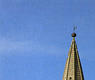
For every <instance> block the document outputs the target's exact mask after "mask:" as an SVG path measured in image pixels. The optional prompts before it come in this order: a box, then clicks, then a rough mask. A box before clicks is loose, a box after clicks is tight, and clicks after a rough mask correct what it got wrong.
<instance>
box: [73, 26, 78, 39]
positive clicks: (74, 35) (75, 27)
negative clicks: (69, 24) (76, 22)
mask: <svg viewBox="0 0 95 80" xmlns="http://www.w3.org/2000/svg"><path fill="white" fill-rule="evenodd" d="M76 29H77V26H74V28H73V33H72V37H76V33H75V30H76Z"/></svg>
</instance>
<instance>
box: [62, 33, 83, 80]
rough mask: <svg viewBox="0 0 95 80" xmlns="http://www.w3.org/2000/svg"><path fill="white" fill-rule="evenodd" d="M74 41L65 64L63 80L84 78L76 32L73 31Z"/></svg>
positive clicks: (80, 79) (81, 79)
mask: <svg viewBox="0 0 95 80" xmlns="http://www.w3.org/2000/svg"><path fill="white" fill-rule="evenodd" d="M72 37H73V40H72V43H71V47H70V50H69V53H68V58H67V62H66V65H65V70H64V76H63V80H84V77H83V72H82V67H81V62H80V58H79V54H78V49H77V45H76V41H75V37H76V33H75V32H74V33H72Z"/></svg>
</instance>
